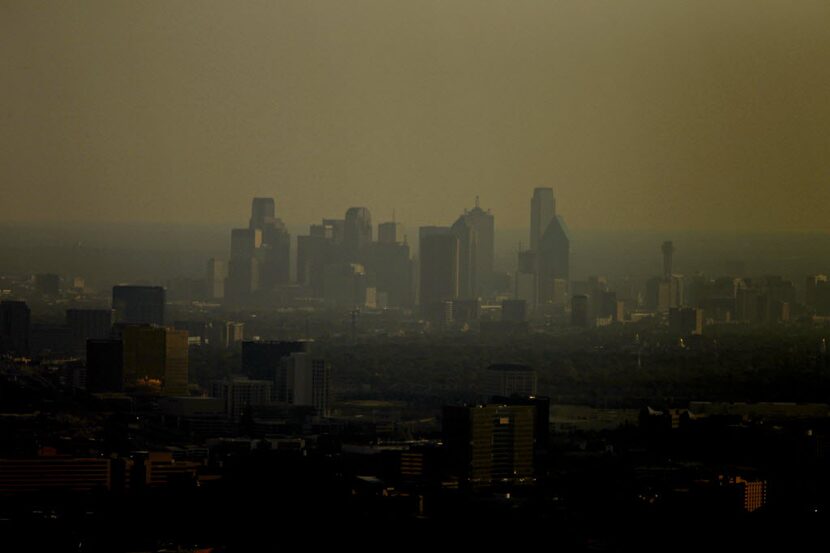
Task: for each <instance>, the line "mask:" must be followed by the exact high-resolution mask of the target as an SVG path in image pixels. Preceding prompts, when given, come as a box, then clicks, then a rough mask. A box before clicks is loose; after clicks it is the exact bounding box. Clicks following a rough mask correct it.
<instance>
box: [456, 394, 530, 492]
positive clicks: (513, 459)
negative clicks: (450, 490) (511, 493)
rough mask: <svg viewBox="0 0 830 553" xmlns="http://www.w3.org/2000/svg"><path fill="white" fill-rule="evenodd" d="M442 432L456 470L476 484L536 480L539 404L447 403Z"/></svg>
mask: <svg viewBox="0 0 830 553" xmlns="http://www.w3.org/2000/svg"><path fill="white" fill-rule="evenodd" d="M442 418H443V421H442V435H443V441H444V444H446V446H447V454H448V462H449V466H450V468H451V469H452V470H454V471H455V472H456V473H457V474H458V476H460V477H461V478H462V479H464V481H465V482H467V483H469V484H470V485H471V486H473V487H480V486H490V485H493V484H501V483H512V484H529V483H531V482H532V480H533V464H534V436H535V433H534V422H535V407H534V406H532V405H501V404H492V405H479V406H475V407H455V406H446V407H444V409H443V417H442Z"/></svg>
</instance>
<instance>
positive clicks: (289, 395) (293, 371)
mask: <svg viewBox="0 0 830 553" xmlns="http://www.w3.org/2000/svg"><path fill="white" fill-rule="evenodd" d="M276 398H277V401H280V402H283V403H290V404H291V405H306V406H310V407H314V410H315V411H316V413H317V414H318V415H320V416H323V417H325V416H328V415H329V410H330V408H331V364H330V363H329V362H328V361H327V360H326V359H323V358H322V357H317V356H314V355H313V354H311V353H308V352H295V353H291V354H290V355H289V356H288V357H286V358H285V359H284V360H283V364H282V366H281V367H280V371H279V372H278V374H277V379H276Z"/></svg>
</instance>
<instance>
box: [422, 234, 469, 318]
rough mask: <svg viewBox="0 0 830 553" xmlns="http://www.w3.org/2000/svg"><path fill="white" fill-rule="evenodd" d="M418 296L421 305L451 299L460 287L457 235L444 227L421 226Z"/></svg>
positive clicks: (455, 295)
mask: <svg viewBox="0 0 830 553" xmlns="http://www.w3.org/2000/svg"><path fill="white" fill-rule="evenodd" d="M419 242H420V251H419V254H418V255H419V257H420V281H421V282H420V287H419V290H420V296H419V303H420V305H421V306H422V307H426V308H428V306H430V305H434V304H439V303H443V302H446V301H452V300H454V299H456V298H457V297H458V289H459V264H460V263H459V262H460V260H459V244H458V237H457V236H456V235H455V234H454V233H453V232H452V231H451V230H450V229H449V228H447V227H421V229H420V232H419Z"/></svg>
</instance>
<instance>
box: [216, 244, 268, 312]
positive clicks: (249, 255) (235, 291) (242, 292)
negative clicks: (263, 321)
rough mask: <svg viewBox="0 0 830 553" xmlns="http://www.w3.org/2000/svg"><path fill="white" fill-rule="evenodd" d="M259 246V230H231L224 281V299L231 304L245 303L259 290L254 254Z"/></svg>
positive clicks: (257, 267) (257, 268)
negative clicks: (229, 252) (228, 258)
mask: <svg viewBox="0 0 830 553" xmlns="http://www.w3.org/2000/svg"><path fill="white" fill-rule="evenodd" d="M261 245H262V231H261V230H252V229H246V228H237V229H233V230H231V258H230V261H228V277H227V280H226V281H225V282H226V284H225V298H226V299H228V300H230V301H231V302H240V301H245V300H246V299H248V298H249V297H250V295H251V294H252V293H253V292H254V291H256V290H257V289H259V263H258V261H257V259H256V257H255V256H254V252H255V251H256V250H257V248H259V247H260V246H261Z"/></svg>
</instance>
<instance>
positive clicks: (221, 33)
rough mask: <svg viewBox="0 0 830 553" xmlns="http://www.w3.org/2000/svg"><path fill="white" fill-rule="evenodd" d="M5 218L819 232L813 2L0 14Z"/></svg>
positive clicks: (9, 8) (86, 5) (818, 45)
mask: <svg viewBox="0 0 830 553" xmlns="http://www.w3.org/2000/svg"><path fill="white" fill-rule="evenodd" d="M0 53H2V54H1V55H0V110H2V111H0V220H7V221H20V220H37V221H66V220H68V221H79V220H94V221H115V220H127V221H183V222H200V223H202V222H218V223H224V222H228V223H229V224H230V223H244V222H245V221H246V218H247V210H248V207H249V202H250V197H251V196H253V195H271V196H274V197H276V199H277V205H278V211H279V212H280V215H282V216H283V217H284V218H285V219H286V220H287V221H288V222H289V223H291V224H300V223H306V222H310V221H312V220H318V219H320V218H321V217H324V216H337V215H342V213H343V212H344V211H345V209H346V208H347V207H348V206H350V205H365V206H367V207H369V208H370V209H371V210H372V213H373V216H374V219H375V221H379V220H385V219H388V218H389V217H390V216H391V212H392V209H393V208H394V209H396V210H397V214H398V219H399V220H403V221H404V222H405V223H408V224H420V223H443V224H447V223H450V222H451V220H452V219H453V218H454V217H455V216H456V215H457V214H458V213H459V212H460V211H461V209H462V208H463V207H471V205H472V203H473V198H474V196H475V195H476V194H479V195H480V196H481V198H482V204H483V205H484V206H485V207H491V208H492V209H493V211H494V212H495V214H496V217H497V225H499V226H501V227H524V226H527V224H528V223H527V219H528V203H529V197H530V194H531V190H532V188H533V187H534V186H552V187H553V188H554V190H555V193H556V195H557V199H558V205H559V207H560V212H561V213H563V214H564V215H565V216H566V218H567V220H568V222H569V224H570V225H571V226H572V227H574V228H603V229H643V228H655V229H699V228H714V229H729V228H739V229H742V230H787V229H799V230H823V231H828V230H830V2H828V1H827V0H817V1H807V0H797V1H793V2H785V1H783V0H781V1H776V2H770V1H766V0H740V1H728V0H713V1H703V0H696V1H694V2H680V1H674V0H649V1H645V0H637V1H627V0H615V1H607V2H599V1H590V0H571V1H555V0H540V1H521V0H511V1H506V0H505V1H498V2H496V1H487V0H436V1H427V0H417V1H416V0H412V1H407V2H398V1H391V0H378V1H350V0H329V1H324V2H320V1H316V2H315V1H309V0H301V1H296V2H276V1H273V2H230V1H223V2H206V1H198V2H196V1H188V2H161V1H157V2H118V1H114V0H104V1H90V0H85V1H83V2H57V1H55V2H45V3H40V2H34V1H32V0H25V1H10V0H2V1H0Z"/></svg>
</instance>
